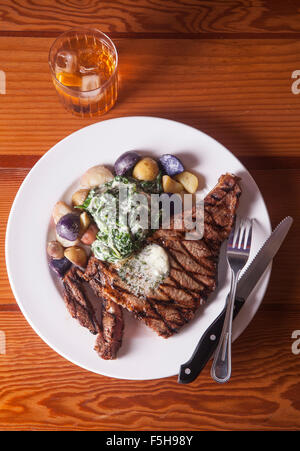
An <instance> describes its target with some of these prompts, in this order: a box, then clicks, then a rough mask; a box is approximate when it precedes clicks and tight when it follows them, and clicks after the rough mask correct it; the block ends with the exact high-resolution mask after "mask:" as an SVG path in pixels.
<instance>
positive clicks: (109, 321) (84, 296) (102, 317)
mask: <svg viewBox="0 0 300 451" xmlns="http://www.w3.org/2000/svg"><path fill="white" fill-rule="evenodd" d="M85 285H86V281H85V279H84V277H83V272H82V271H81V270H80V269H78V268H76V267H73V268H71V269H70V270H69V271H68V273H67V274H66V275H65V277H64V279H63V286H64V301H65V304H66V306H67V309H68V310H69V312H70V314H71V316H72V317H73V318H76V319H77V320H78V321H79V323H80V324H81V326H83V327H86V328H88V329H89V331H90V332H91V333H92V334H94V335H97V339H96V345H95V350H96V351H97V352H98V354H99V356H100V357H102V358H103V359H105V360H111V359H115V358H116V355H117V352H118V350H119V348H120V347H121V344H122V335H123V328H124V321H123V312H122V308H121V307H120V306H119V305H117V304H115V303H114V302H112V301H111V300H106V299H104V298H103V297H102V296H98V297H97V300H96V303H97V304H98V305H96V304H95V301H94V302H92V300H91V296H88V290H87V287H86V286H85ZM99 303H100V304H101V308H99Z"/></svg>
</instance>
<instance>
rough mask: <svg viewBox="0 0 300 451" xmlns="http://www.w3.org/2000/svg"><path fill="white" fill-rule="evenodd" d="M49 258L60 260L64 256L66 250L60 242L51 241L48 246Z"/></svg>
mask: <svg viewBox="0 0 300 451" xmlns="http://www.w3.org/2000/svg"><path fill="white" fill-rule="evenodd" d="M47 254H48V255H49V257H51V258H54V259H56V260H60V259H61V258H63V256H64V248H63V247H62V245H61V244H60V243H59V242H58V241H50V242H49V243H48V246H47Z"/></svg>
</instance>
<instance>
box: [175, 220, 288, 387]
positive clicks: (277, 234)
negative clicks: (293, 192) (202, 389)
mask: <svg viewBox="0 0 300 451" xmlns="http://www.w3.org/2000/svg"><path fill="white" fill-rule="evenodd" d="M292 222H293V218H291V217H290V216H287V217H286V218H285V219H283V220H282V221H281V222H280V223H279V224H278V226H277V227H276V228H275V230H274V231H273V232H272V233H271V235H270V236H269V238H268V239H267V240H266V241H265V243H264V244H263V246H262V247H261V248H260V250H259V251H258V253H257V254H256V256H255V258H254V259H253V260H252V262H251V263H250V265H249V266H248V268H247V270H246V271H245V273H244V274H243V276H242V277H241V278H240V280H239V282H238V285H237V291H236V298H235V303H234V312H233V315H234V318H235V317H236V316H237V315H238V313H239V311H240V310H241V308H242V307H243V305H244V303H245V301H246V299H247V298H248V296H249V295H250V294H251V292H252V291H253V289H254V288H255V286H256V285H257V283H258V282H259V280H260V278H261V277H262V275H263V273H264V272H265V269H266V268H267V267H268V266H269V264H270V263H271V261H272V259H273V258H274V257H275V255H276V253H277V251H278V250H279V248H280V246H281V244H282V243H283V241H284V239H285V237H286V235H287V233H288V231H289V229H290V227H291V225H292ZM225 312H226V305H225V307H224V309H223V310H222V312H221V313H220V315H219V316H218V317H217V318H216V319H215V321H214V322H213V323H212V324H211V325H210V326H209V327H208V329H207V330H206V331H205V332H204V334H203V335H202V337H201V338H200V340H199V342H198V344H197V346H196V349H195V351H194V353H193V355H192V357H191V358H190V359H189V360H188V361H187V362H186V363H184V364H183V365H181V366H180V371H179V375H178V382H179V383H180V384H189V383H190V382H193V381H194V380H195V379H196V378H197V376H198V375H199V374H200V372H201V371H202V369H203V368H204V366H205V365H206V363H207V362H208V360H209V359H210V358H211V356H212V355H213V353H214V351H215V350H216V348H217V345H218V341H219V338H220V335H221V332H222V327H223V322H224V318H225Z"/></svg>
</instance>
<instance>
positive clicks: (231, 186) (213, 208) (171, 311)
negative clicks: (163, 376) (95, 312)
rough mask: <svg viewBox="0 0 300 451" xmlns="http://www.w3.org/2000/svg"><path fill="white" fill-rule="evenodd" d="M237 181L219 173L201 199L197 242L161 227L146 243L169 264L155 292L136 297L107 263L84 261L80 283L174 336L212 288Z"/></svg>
mask: <svg viewBox="0 0 300 451" xmlns="http://www.w3.org/2000/svg"><path fill="white" fill-rule="evenodd" d="M238 181H239V178H238V177H236V176H234V175H231V174H225V175H222V176H221V177H220V179H219V181H218V184H217V185H216V187H215V188H214V189H213V190H212V191H211V192H210V193H209V194H208V195H207V196H206V198H205V201H204V236H203V238H202V239H201V240H186V239H185V231H184V230H182V231H180V230H172V229H171V230H164V229H160V230H158V231H156V232H155V233H154V234H153V236H152V237H151V239H150V240H151V241H152V242H155V243H157V244H159V245H160V246H162V247H163V248H164V249H165V250H166V252H167V253H168V255H169V262H170V274H169V276H168V277H167V278H166V279H165V280H164V281H163V282H162V283H161V284H160V285H159V287H158V288H157V289H156V291H155V293H152V294H151V295H148V296H147V297H138V296H135V295H134V294H132V293H131V292H130V289H129V287H128V286H127V285H126V283H125V282H124V281H122V280H121V278H120V277H119V275H118V273H117V271H116V269H115V268H114V266H113V265H112V264H109V263H106V262H102V261H100V260H97V259H96V258H95V257H91V258H90V260H89V263H88V266H87V269H86V271H85V273H84V278H85V280H86V281H88V282H89V284H90V286H91V287H92V289H93V290H94V292H95V293H96V294H97V296H99V297H103V298H105V299H106V300H111V301H113V302H115V303H117V304H119V305H121V306H122V307H124V308H126V309H127V310H129V311H131V312H133V313H134V315H135V316H136V317H137V318H138V319H141V320H142V321H143V322H144V323H145V324H146V325H147V326H149V327H151V328H152V329H154V330H155V331H156V332H157V333H158V334H159V335H161V336H162V337H165V338H167V337H170V336H171V335H173V334H174V333H175V332H178V330H179V329H180V327H181V326H183V325H184V324H185V323H187V322H188V321H190V320H191V319H192V318H193V317H194V315H195V312H196V310H197V309H198V307H199V306H200V305H201V304H203V303H204V302H205V300H206V299H207V297H208V295H209V294H210V293H211V292H212V291H214V289H215V288H216V280H217V263H218V256H219V251H220V246H221V244H222V242H223V241H224V240H225V239H226V238H227V237H228V235H229V233H230V231H231V228H232V226H233V224H234V220H235V212H236V208H237V206H238V199H239V196H240V194H241V189H240V187H239V184H238Z"/></svg>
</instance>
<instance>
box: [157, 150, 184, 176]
mask: <svg viewBox="0 0 300 451" xmlns="http://www.w3.org/2000/svg"><path fill="white" fill-rule="evenodd" d="M159 163H160V165H161V167H162V168H163V170H164V171H165V172H166V174H167V175H169V176H170V177H173V176H174V175H177V174H180V173H181V172H183V171H184V167H183V164H182V163H181V161H180V160H179V159H178V158H177V157H175V156H174V155H171V154H165V155H162V156H161V157H160V158H159Z"/></svg>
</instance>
